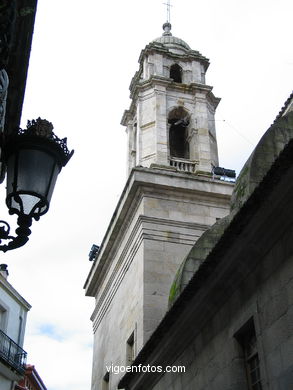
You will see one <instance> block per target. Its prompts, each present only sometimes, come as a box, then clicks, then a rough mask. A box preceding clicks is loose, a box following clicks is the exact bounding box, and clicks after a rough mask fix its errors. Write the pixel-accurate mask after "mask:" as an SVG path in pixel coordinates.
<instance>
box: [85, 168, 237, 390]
mask: <svg viewBox="0 0 293 390" xmlns="http://www.w3.org/2000/svg"><path fill="white" fill-rule="evenodd" d="M232 189H233V184H231V183H228V182H224V181H219V180H213V179H211V178H207V177H200V176H196V175H192V174H187V173H178V172H173V171H169V170H164V169H154V168H153V169H152V168H135V169H133V171H132V173H131V175H130V177H129V179H128V181H127V183H126V186H125V188H124V191H123V193H122V195H121V198H120V200H119V202H118V205H117V208H116V210H115V212H114V215H113V217H112V220H111V222H110V225H109V227H108V230H107V232H106V235H105V238H104V240H103V242H102V245H101V248H100V251H99V254H98V256H97V259H96V260H95V262H94V264H93V266H92V269H91V271H90V274H89V276H88V279H87V281H86V284H85V289H86V295H88V296H94V297H95V298H96V306H95V310H94V312H93V314H92V317H91V320H92V321H93V329H94V334H95V337H94V359H93V361H94V367H93V380H92V389H95V390H98V389H101V388H102V387H101V386H102V385H101V383H102V381H103V377H104V376H105V374H106V372H107V368H106V367H107V366H111V364H113V366H115V365H117V366H125V365H127V364H129V363H130V361H129V360H131V356H133V355H134V356H135V355H136V354H137V353H138V352H139V351H140V349H141V348H142V346H143V345H144V344H145V342H146V341H147V339H148V338H149V337H150V335H151V334H152V332H153V331H154V330H155V328H156V327H157V325H158V324H159V322H160V320H161V319H162V318H163V316H164V314H165V313H166V311H167V308H168V297H169V291H170V287H171V284H172V281H173V279H174V276H175V273H176V272H177V270H178V267H179V265H180V264H181V263H182V259H183V258H184V257H185V256H186V255H187V253H188V252H189V251H190V249H191V247H192V246H193V244H194V243H195V242H196V240H197V239H198V238H199V237H200V236H201V234H202V233H203V232H204V231H205V230H206V229H207V228H208V227H209V226H211V225H212V224H214V222H215V221H216V220H217V219H218V218H222V217H224V216H225V215H227V214H228V212H229V201H230V196H231V193H232ZM113 366H112V367H113ZM122 375H123V373H121V375H117V374H114V373H112V374H110V379H109V381H110V387H109V388H110V389H112V388H113V389H114V388H116V387H115V386H117V383H118V382H119V378H120V377H121V376H122Z"/></svg>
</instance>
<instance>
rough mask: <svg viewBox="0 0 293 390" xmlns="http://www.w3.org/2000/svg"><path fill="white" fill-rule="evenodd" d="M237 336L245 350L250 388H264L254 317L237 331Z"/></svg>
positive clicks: (250, 389)
mask: <svg viewBox="0 0 293 390" xmlns="http://www.w3.org/2000/svg"><path fill="white" fill-rule="evenodd" d="M235 337H236V339H237V340H238V342H239V343H240V345H241V347H242V350H243V358H244V365H245V370H246V376H247V384H248V389H249V390H262V385H261V374H260V362H259V354H258V349H257V338H256V334H255V327H254V322H253V318H251V319H250V320H249V321H248V322H247V323H246V324H245V325H244V326H243V327H242V328H241V329H240V331H239V332H237V334H236V335H235Z"/></svg>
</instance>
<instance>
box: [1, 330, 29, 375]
mask: <svg viewBox="0 0 293 390" xmlns="http://www.w3.org/2000/svg"><path fill="white" fill-rule="evenodd" d="M26 356H27V353H26V352H25V351H24V350H23V349H22V348H20V346H19V345H18V344H16V343H15V342H14V341H13V340H11V338H10V337H8V336H7V335H6V334H5V333H4V332H2V330H0V362H1V363H3V364H4V365H6V366H8V367H9V368H10V369H11V370H13V371H15V372H16V373H17V374H20V375H23V374H24V372H25V364H26Z"/></svg>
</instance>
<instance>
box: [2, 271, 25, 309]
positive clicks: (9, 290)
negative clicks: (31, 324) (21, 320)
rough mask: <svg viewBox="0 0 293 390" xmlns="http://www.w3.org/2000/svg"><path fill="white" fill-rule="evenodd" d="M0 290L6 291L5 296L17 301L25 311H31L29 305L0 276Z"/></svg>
mask: <svg viewBox="0 0 293 390" xmlns="http://www.w3.org/2000/svg"><path fill="white" fill-rule="evenodd" d="M0 289H2V290H3V291H6V293H7V294H9V295H10V296H12V297H13V298H14V299H15V300H17V301H18V302H19V303H20V304H21V305H22V306H23V307H24V308H25V309H26V310H27V311H29V310H30V309H31V305H30V304H29V303H28V302H27V301H26V300H25V299H24V298H23V297H22V296H21V295H20V294H19V292H17V291H16V290H15V288H14V287H13V286H12V285H11V284H10V283H9V282H8V281H7V280H6V279H5V278H4V277H3V276H2V275H1V274H0Z"/></svg>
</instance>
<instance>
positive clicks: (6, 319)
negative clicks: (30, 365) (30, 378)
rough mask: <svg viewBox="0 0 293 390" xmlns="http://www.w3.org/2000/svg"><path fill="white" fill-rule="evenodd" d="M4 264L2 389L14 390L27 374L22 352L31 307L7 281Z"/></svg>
mask: <svg viewBox="0 0 293 390" xmlns="http://www.w3.org/2000/svg"><path fill="white" fill-rule="evenodd" d="M7 276H8V271H7V266H6V265H5V264H1V265H0V389H1V390H12V389H13V388H14V383H15V382H17V381H19V380H20V379H21V378H22V376H23V374H24V372H25V363H26V352H25V351H24V350H23V349H22V347H23V340H24V333H25V325H26V317H27V312H28V311H29V310H30V308H31V306H30V304H29V303H28V302H27V301H26V300H25V299H24V298H23V297H22V296H21V295H20V294H19V293H18V292H17V291H16V290H15V289H14V288H13V287H12V285H11V284H10V283H9V282H8V281H7Z"/></svg>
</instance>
